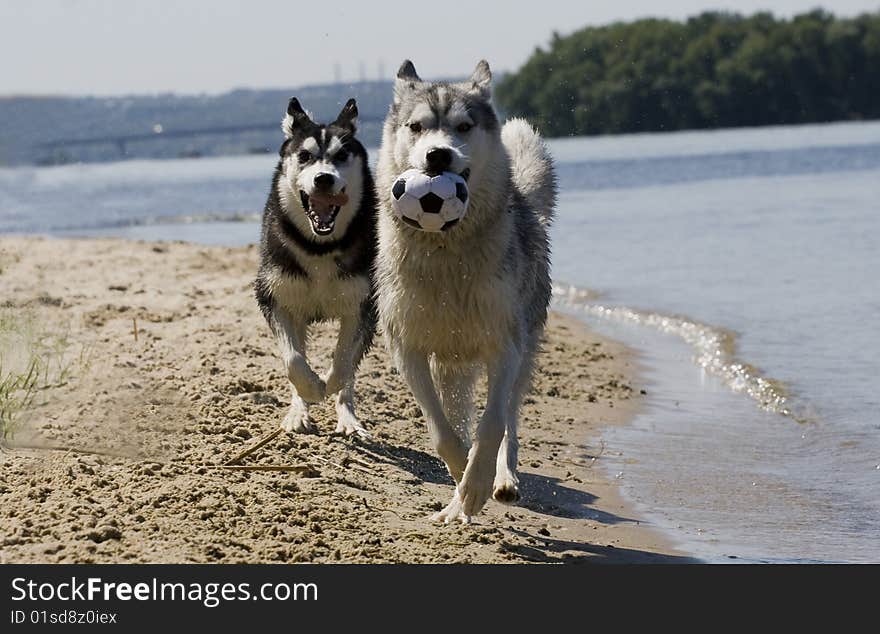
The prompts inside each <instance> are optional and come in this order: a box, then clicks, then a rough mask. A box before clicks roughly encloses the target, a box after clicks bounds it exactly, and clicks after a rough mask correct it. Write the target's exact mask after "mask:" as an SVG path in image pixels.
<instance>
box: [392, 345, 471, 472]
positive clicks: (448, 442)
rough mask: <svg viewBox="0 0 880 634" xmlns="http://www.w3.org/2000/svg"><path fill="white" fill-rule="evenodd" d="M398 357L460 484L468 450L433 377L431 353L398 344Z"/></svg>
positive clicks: (435, 441) (434, 439)
mask: <svg viewBox="0 0 880 634" xmlns="http://www.w3.org/2000/svg"><path fill="white" fill-rule="evenodd" d="M394 360H395V364H396V365H397V369H398V370H400V373H401V374H402V375H403V378H404V379H405V380H406V382H407V384H408V385H409V389H410V390H411V391H412V393H413V396H414V397H415V399H416V403H418V404H419V407H420V408H421V410H422V414H423V415H424V417H425V419H426V420H427V423H428V433H429V434H430V436H431V442H433V444H434V448H435V449H436V450H437V453H438V454H440V457H441V458H442V459H443V462H445V463H446V468H447V469H449V474H450V475H451V476H452V478H453V479H454V480H455V482H456V484H458V483H459V482H460V481H461V477H462V474H463V473H464V467H465V464H466V461H467V450H466V449H465V446H464V443H463V442H462V440H461V438H459V437H458V434H456V433H455V430H454V429H453V428H452V426H451V425H450V424H449V421H447V420H446V415H445V414H444V413H443V405H442V404H441V403H440V397H439V396H437V390H436V388H435V387H434V381H433V379H432V378H431V367H430V365H429V363H428V355H426V354H424V353H422V352H419V351H417V350H401V349H400V348H396V347H395V349H394Z"/></svg>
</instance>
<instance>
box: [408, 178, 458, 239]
mask: <svg viewBox="0 0 880 634" xmlns="http://www.w3.org/2000/svg"><path fill="white" fill-rule="evenodd" d="M469 199H470V196H469V194H468V188H467V182H466V181H465V180H464V179H463V178H462V177H461V176H459V175H458V174H456V173H454V172H443V173H442V174H439V175H437V176H428V175H427V174H425V173H424V172H422V171H420V170H416V169H411V170H407V171H405V172H404V173H403V174H401V175H400V176H398V177H397V180H395V181H394V185H393V186H392V187H391V208H392V210H393V211H394V214H395V215H396V216H397V217H398V218H400V219H401V220H402V221H403V222H405V223H407V224H408V225H410V226H412V227H415V228H416V229H421V230H422V231H430V232H438V231H446V230H447V229H449V228H450V227H453V226H455V225H456V224H457V223H458V222H459V221H460V220H461V219H462V218H464V216H465V214H466V213H467V206H468V200H469Z"/></svg>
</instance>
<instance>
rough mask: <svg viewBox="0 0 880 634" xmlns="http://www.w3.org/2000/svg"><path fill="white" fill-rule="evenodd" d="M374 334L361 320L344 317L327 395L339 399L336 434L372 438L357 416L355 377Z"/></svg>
mask: <svg viewBox="0 0 880 634" xmlns="http://www.w3.org/2000/svg"><path fill="white" fill-rule="evenodd" d="M369 336H370V333H369V332H368V331H367V330H366V325H365V324H362V323H361V320H360V319H358V318H357V317H344V318H342V319H341V320H340V324H339V337H338V338H337V340H336V349H335V350H334V351H333V365H332V366H331V368H330V372H329V373H328V375H327V379H326V385H327V389H326V394H327V395H330V394H335V393H336V392H339V394H338V395H337V396H336V420H337V424H336V433H339V434H345V435H346V436H351V435H353V434H357V435H358V436H361V437H362V438H369V434H368V433H367V430H366V429H364V426H363V425H362V424H361V422H360V421H359V420H358V418H357V416H356V415H355V413H354V375H355V370H356V369H357V365H358V363H359V362H360V359H361V357H362V356H363V355H364V352H365V349H366V347H367V340H368V337H369Z"/></svg>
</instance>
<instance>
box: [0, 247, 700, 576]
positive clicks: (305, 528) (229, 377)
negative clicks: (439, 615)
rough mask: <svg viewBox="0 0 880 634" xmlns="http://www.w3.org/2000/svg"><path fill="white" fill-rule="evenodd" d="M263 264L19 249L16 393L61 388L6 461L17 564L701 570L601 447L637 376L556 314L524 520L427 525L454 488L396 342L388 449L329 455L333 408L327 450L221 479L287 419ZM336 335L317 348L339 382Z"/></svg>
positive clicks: (298, 438)
mask: <svg viewBox="0 0 880 634" xmlns="http://www.w3.org/2000/svg"><path fill="white" fill-rule="evenodd" d="M256 263H257V250H256V247H254V246H250V247H241V248H231V247H202V246H196V245H192V244H186V243H181V242H162V243H145V242H128V241H122V240H54V239H39V238H10V237H6V238H2V239H0V352H2V353H3V355H4V357H3V358H4V363H3V365H2V370H0V371H2V372H4V373H7V374H8V373H10V372H14V371H16V368H19V369H21V368H26V367H27V363H28V360H29V359H32V358H37V359H38V362H37V363H38V367H39V369H40V370H41V374H40V379H39V384H38V385H36V386H35V387H34V390H33V399H32V402H30V404H29V406H28V407H27V408H26V409H24V410H22V411H17V412H14V418H13V427H12V429H11V430H9V431H10V433H9V434H8V435H7V438H6V441H5V445H6V446H5V448H4V450H3V452H2V453H0V563H27V562H50V563H51V562H68V563H74V562H96V563H121V562H144V563H215V562H216V563H258V562H276V563H285V562H351V563H388V562H412V563H441V562H442V563H446V562H473V563H529V562H536V563H591V562H596V563H604V562H633V563H646V562H685V561H690V560H689V559H687V558H686V557H684V556H683V555H682V554H681V553H679V552H676V551H675V549H674V548H673V547H672V545H671V544H670V543H668V542H667V541H666V540H665V538H664V537H663V536H662V535H660V534H659V533H658V532H656V531H655V530H653V529H652V528H651V527H649V526H647V525H645V524H643V523H640V522H639V518H638V517H637V516H636V515H635V513H634V512H633V510H632V509H631V508H628V507H627V506H626V505H625V504H624V502H623V501H622V500H621V498H620V497H619V495H618V492H617V488H616V486H615V483H614V480H613V478H610V479H609V478H608V477H607V476H606V475H605V474H604V473H603V469H602V460H603V451H604V448H603V446H602V445H601V443H600V441H599V440H598V430H599V429H600V428H601V427H602V426H604V425H620V424H626V422H627V421H628V420H629V419H630V418H631V417H632V415H633V414H634V412H635V411H636V410H637V408H638V407H639V406H640V403H641V402H642V401H643V400H644V398H645V396H644V395H643V393H642V388H641V386H640V385H639V383H638V376H637V373H636V368H635V361H634V359H633V358H632V356H631V355H630V354H629V352H628V351H627V350H626V349H625V348H624V347H623V346H621V345H619V344H617V343H615V342H612V341H609V340H606V339H603V338H601V337H598V336H596V335H595V334H593V333H590V332H589V331H587V330H586V329H585V328H584V327H583V326H582V325H581V324H580V323H578V322H576V321H574V320H572V319H571V318H568V317H564V316H561V315H558V314H554V315H553V316H552V318H551V320H550V325H549V327H548V329H547V333H546V337H545V342H544V345H543V352H542V354H541V355H540V358H539V364H538V370H537V373H536V377H535V386H534V389H533V391H532V393H531V394H530V396H529V397H528V398H527V399H526V402H525V405H524V409H523V415H522V422H521V431H520V439H521V444H522V451H521V454H520V470H521V484H522V486H521V489H522V493H523V499H522V500H521V502H520V504H519V505H517V506H512V507H505V506H503V505H500V504H498V503H496V502H494V501H490V502H489V504H488V505H487V507H486V509H485V510H484V511H483V512H482V513H481V514H480V515H479V516H478V518H477V521H476V523H475V524H474V525H471V526H459V525H455V526H437V525H435V524H433V523H431V522H430V521H429V519H428V518H429V516H430V515H431V513H432V512H434V511H436V510H438V509H439V508H441V507H442V506H443V505H445V503H446V502H447V501H448V498H449V496H450V494H451V484H452V480H451V478H450V477H449V476H448V474H447V473H446V470H445V468H444V467H443V465H442V463H441V462H440V460H439V459H438V458H437V457H436V455H435V453H434V452H433V450H432V448H431V447H430V444H429V441H428V437H427V433H426V431H425V425H424V421H423V419H422V417H421V413H420V411H419V410H418V408H417V407H416V404H415V402H414V400H413V399H412V397H411V395H410V393H409V390H408V389H407V387H406V386H405V385H404V383H403V381H402V380H401V378H400V377H399V376H398V375H397V374H396V373H395V372H393V371H392V369H391V365H390V361H389V357H388V354H387V352H386V350H385V348H384V342H383V340H382V338H381V337H379V338H378V339H377V343H376V345H375V346H374V347H373V349H372V351H371V352H370V353H369V355H368V356H367V358H366V359H365V361H364V363H363V364H362V365H361V368H360V371H359V373H358V384H357V391H358V401H357V403H358V411H359V415H360V417H361V419H362V420H363V421H364V422H365V423H366V425H367V427H368V430H369V431H370V433H371V434H372V438H371V439H369V440H362V439H357V438H345V437H340V436H336V435H333V434H331V432H332V431H333V429H334V427H335V421H334V419H333V416H334V414H333V409H332V407H331V405H330V403H329V401H328V402H327V403H325V404H323V405H321V406H318V407H315V408H314V409H313V414H314V419H315V420H316V421H317V425H318V428H319V430H320V434H317V435H309V436H302V435H288V434H285V433H282V434H279V435H277V436H276V437H274V438H272V439H271V440H269V442H267V443H266V444H265V445H264V446H262V447H260V448H259V449H258V450H256V451H254V452H252V453H250V454H249V455H247V456H246V457H244V458H243V459H241V460H239V461H237V464H236V465H235V468H222V465H224V464H226V463H228V462H230V461H232V460H233V459H234V458H235V457H236V456H238V455H239V454H241V453H242V452H244V451H246V450H248V449H250V448H253V447H254V446H255V445H256V444H257V443H259V442H260V440H261V439H264V438H265V437H267V436H268V435H270V434H271V433H272V432H273V431H275V430H276V429H277V427H278V423H279V421H280V420H281V418H282V417H283V415H284V413H285V411H286V406H287V401H288V397H289V388H288V386H287V380H286V377H285V376H284V374H283V371H282V368H281V363H280V361H279V360H278V358H277V356H276V352H275V346H274V344H273V341H272V339H271V337H270V334H269V331H268V328H267V327H266V325H265V323H264V322H263V320H262V317H261V315H260V313H259V311H258V309H257V306H256V304H255V302H254V300H253V296H252V292H251V280H252V278H253V275H254V272H255V269H256ZM333 334H334V331H333V329H332V328H330V327H324V326H322V327H320V328H317V329H316V337H315V338H314V340H313V342H312V344H311V346H310V349H309V356H310V359H311V361H312V364H313V366H314V367H316V368H317V369H318V370H319V371H323V369H325V368H326V367H327V365H328V363H329V351H330V349H331V346H332V343H333ZM0 378H2V377H0ZM483 400H484V392H483V391H482V389H481V391H480V393H479V395H478V403H479V402H482V401H483Z"/></svg>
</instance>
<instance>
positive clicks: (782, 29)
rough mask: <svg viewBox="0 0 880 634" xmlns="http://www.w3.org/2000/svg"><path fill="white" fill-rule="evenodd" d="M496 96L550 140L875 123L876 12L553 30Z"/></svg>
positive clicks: (712, 17) (879, 26)
mask: <svg viewBox="0 0 880 634" xmlns="http://www.w3.org/2000/svg"><path fill="white" fill-rule="evenodd" d="M496 96H497V100H498V103H499V106H500V107H501V109H502V110H504V111H505V112H506V113H507V114H508V115H520V116H525V117H528V118H529V119H530V120H532V121H533V122H534V123H535V124H536V125H538V126H539V127H540V128H541V130H542V131H543V132H544V133H545V134H547V135H549V136H563V135H575V134H602V133H616V132H641V131H656V130H681V129H688V128H714V127H733V126H757V125H768V124H794V123H809V122H818V121H833V120H841V119H872V118H880V12H876V13H867V14H863V15H861V16H859V17H856V18H852V19H842V18H836V17H834V16H833V15H832V14H830V13H827V12H824V11H821V10H815V11H812V12H809V13H805V14H803V15H799V16H796V17H794V18H792V19H790V20H785V19H777V18H775V17H774V16H773V15H772V14H770V13H757V14H755V15H752V16H750V17H744V16H741V15H738V14H730V13H716V12H713V13H703V14H701V15H698V16H696V17H692V18H690V19H688V20H687V21H686V22H676V21H671V20H658V19H645V20H638V21H635V22H629V23H616V24H611V25H609V26H603V27H587V28H584V29H581V30H580V31H577V32H575V33H573V34H571V35H568V36H565V37H562V36H560V35H558V34H554V35H553V38H552V41H551V42H550V46H549V49H548V50H543V49H541V48H537V49H536V50H535V52H534V54H533V55H532V56H531V57H530V58H529V60H528V61H527V62H526V63H525V65H524V66H523V67H522V68H521V69H519V71H517V72H515V73H512V74H510V75H507V76H506V77H505V78H503V79H502V80H501V81H500V82H499V84H498V86H497V92H496Z"/></svg>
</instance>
